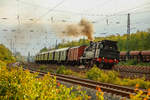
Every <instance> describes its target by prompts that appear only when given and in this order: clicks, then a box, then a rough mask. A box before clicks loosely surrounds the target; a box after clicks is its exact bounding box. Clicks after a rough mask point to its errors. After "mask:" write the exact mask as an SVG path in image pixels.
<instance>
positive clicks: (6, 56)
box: [0, 44, 15, 63]
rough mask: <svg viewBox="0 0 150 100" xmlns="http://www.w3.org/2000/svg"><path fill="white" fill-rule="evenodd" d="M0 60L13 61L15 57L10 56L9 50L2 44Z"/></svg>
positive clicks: (0, 46)
mask: <svg viewBox="0 0 150 100" xmlns="http://www.w3.org/2000/svg"><path fill="white" fill-rule="evenodd" d="M0 60H1V61H4V62H6V63H11V62H15V58H14V57H13V56H12V53H11V51H10V50H9V49H8V48H6V47H5V46H4V45H2V44H0Z"/></svg>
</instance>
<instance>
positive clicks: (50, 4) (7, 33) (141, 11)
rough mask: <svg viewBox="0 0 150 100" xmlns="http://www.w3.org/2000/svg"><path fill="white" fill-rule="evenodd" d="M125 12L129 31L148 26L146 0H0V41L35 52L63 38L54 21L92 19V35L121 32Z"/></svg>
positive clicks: (149, 13) (149, 7)
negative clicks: (54, 27) (128, 21)
mask: <svg viewBox="0 0 150 100" xmlns="http://www.w3.org/2000/svg"><path fill="white" fill-rule="evenodd" d="M128 13H130V14H131V18H130V19H131V32H136V31H137V30H146V29H147V28H150V1H149V0H0V43H3V44H5V45H6V46H7V47H8V48H10V49H11V50H12V49H13V48H15V49H16V51H19V52H21V53H22V54H23V55H27V54H28V52H31V54H32V55H34V54H35V53H37V52H38V51H39V50H40V49H41V48H43V47H45V46H47V47H50V46H51V47H52V46H54V45H55V42H56V40H58V42H61V41H62V38H60V37H58V36H57V35H56V33H55V31H53V25H54V24H56V23H57V24H59V23H61V24H62V23H78V22H79V21H80V20H81V18H86V19H88V20H89V21H91V22H93V25H94V33H95V34H94V36H99V37H100V36H106V35H111V34H116V33H119V34H120V35H122V34H125V33H126V31H127V28H126V26H127V14H128ZM58 30H59V28H58ZM65 40H68V37H66V38H65ZM69 40H72V39H70V38H69ZM13 51H15V50H13Z"/></svg>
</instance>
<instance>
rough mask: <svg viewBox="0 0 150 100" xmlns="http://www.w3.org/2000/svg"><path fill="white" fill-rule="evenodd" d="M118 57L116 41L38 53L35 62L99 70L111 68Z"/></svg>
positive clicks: (91, 43) (117, 60)
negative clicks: (83, 66)
mask: <svg viewBox="0 0 150 100" xmlns="http://www.w3.org/2000/svg"><path fill="white" fill-rule="evenodd" d="M119 55H120V52H119V51H118V48H117V42H116V41H111V40H102V41H98V42H90V46H85V45H84V46H77V47H70V48H69V47H68V48H63V49H56V50H50V51H48V52H43V53H39V54H37V55H36V60H35V61H36V63H40V64H41V63H42V64H45V63H49V64H52V63H59V64H72V65H85V66H87V67H91V66H93V65H94V64H96V65H97V66H98V67H99V68H112V66H113V65H114V64H117V63H118V62H119Z"/></svg>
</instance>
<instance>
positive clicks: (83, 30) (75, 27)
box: [61, 19, 94, 41]
mask: <svg viewBox="0 0 150 100" xmlns="http://www.w3.org/2000/svg"><path fill="white" fill-rule="evenodd" d="M93 33H94V29H93V25H92V23H90V22H89V21H87V20H86V19H81V21H80V22H79V23H78V24H70V25H66V26H65V28H64V30H63V31H62V32H61V36H64V37H66V36H70V37H79V36H86V37H87V38H88V39H89V40H91V41H92V40H94V37H93Z"/></svg>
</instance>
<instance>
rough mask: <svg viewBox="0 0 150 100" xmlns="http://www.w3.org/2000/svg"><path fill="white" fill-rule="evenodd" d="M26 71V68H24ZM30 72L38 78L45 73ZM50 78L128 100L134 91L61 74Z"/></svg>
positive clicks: (145, 92) (31, 70)
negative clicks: (37, 75)
mask: <svg viewBox="0 0 150 100" xmlns="http://www.w3.org/2000/svg"><path fill="white" fill-rule="evenodd" d="M24 69H26V68H24ZM28 70H30V72H32V73H34V72H39V75H40V76H44V75H45V74H47V72H41V71H35V70H33V69H28ZM51 75H52V76H56V79H57V80H59V81H64V82H69V83H72V84H76V85H81V86H84V87H87V88H92V89H96V88H97V87H99V88H101V90H102V91H103V92H107V93H112V94H116V95H119V96H122V97H126V98H129V96H130V94H135V90H134V89H133V88H130V87H125V86H119V85H114V84H108V83H102V82H96V81H92V80H88V79H81V78H76V77H71V76H68V75H61V74H51ZM142 91H143V92H144V94H147V91H145V90H142Z"/></svg>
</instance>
